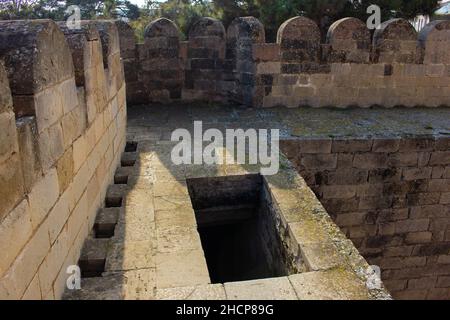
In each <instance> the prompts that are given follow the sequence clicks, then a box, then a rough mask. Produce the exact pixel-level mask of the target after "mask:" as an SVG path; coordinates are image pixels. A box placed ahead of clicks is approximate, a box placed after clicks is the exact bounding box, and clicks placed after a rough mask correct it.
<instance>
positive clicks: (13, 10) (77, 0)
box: [0, 0, 140, 20]
mask: <svg viewBox="0 0 450 320" xmlns="http://www.w3.org/2000/svg"><path fill="white" fill-rule="evenodd" d="M1 1H2V2H1V3H0V18H1V19H43V18H50V19H54V20H63V19H64V18H66V17H67V14H66V12H65V11H66V9H67V7H68V6H71V5H76V6H79V8H80V11H81V17H82V19H96V18H108V19H110V18H113V19H117V18H127V19H130V20H132V19H137V18H139V15H140V12H139V8H138V7H137V6H136V5H134V4H132V3H131V2H130V1H128V0H66V1H60V0H28V1H23V0H22V1H19V0H1Z"/></svg>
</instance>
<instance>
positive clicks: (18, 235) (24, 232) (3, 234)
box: [0, 199, 33, 278]
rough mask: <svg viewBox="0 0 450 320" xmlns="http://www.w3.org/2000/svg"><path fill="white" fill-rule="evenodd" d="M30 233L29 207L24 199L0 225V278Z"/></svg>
mask: <svg viewBox="0 0 450 320" xmlns="http://www.w3.org/2000/svg"><path fill="white" fill-rule="evenodd" d="M32 231H33V229H32V225H31V214H30V207H29V205H28V201H27V200H26V199H24V200H23V201H22V202H21V203H19V205H17V207H16V208H14V210H12V211H11V212H10V213H9V214H8V215H7V216H6V217H5V218H4V219H3V221H2V222H1V224H0V251H1V252H2V259H1V260H0V278H1V277H2V276H3V275H4V274H5V273H6V271H7V270H8V268H9V267H10V266H11V264H12V262H13V261H14V259H15V258H16V257H17V255H18V254H19V252H20V250H22V248H23V247H24V246H25V244H26V243H27V241H28V239H29V238H30V237H31V235H32Z"/></svg>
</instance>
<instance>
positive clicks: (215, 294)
mask: <svg viewBox="0 0 450 320" xmlns="http://www.w3.org/2000/svg"><path fill="white" fill-rule="evenodd" d="M156 299H157V300H226V299H227V296H226V294H225V289H224V287H223V285H222V284H210V285H205V286H195V287H180V288H167V289H157V290H156Z"/></svg>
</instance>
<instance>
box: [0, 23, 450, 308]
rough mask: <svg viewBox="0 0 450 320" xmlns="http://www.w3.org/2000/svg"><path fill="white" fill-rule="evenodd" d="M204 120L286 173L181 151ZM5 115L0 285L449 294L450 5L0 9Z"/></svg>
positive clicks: (262, 295) (223, 294) (63, 292)
mask: <svg viewBox="0 0 450 320" xmlns="http://www.w3.org/2000/svg"><path fill="white" fill-rule="evenodd" d="M194 121H202V124H203V128H204V130H206V129H209V128H214V129H218V130H220V131H221V132H223V133H225V130H226V129H244V130H247V129H269V130H270V129H278V130H279V132H280V141H279V149H280V169H279V171H278V173H277V174H275V175H263V174H261V173H260V165H254V164H242V165H241V164H235V163H224V164H217V165H207V164H182V165H176V164H174V163H173V161H172V160H171V152H172V149H173V147H174V146H175V145H176V144H177V142H173V141H171V140H172V139H171V134H172V132H173V131H174V130H176V129H179V128H184V129H187V130H188V131H189V132H193V131H194ZM0 128H1V131H0V299H45V300H47V299H50V300H51V299H142V300H152V299H200V300H204V299H224V300H225V299H231V300H233V299H241V300H246V299H263V300H267V299H288V300H305V299H342V300H347V299H352V300H353V299H355V300H359V299H361V300H364V299H371V300H378V299H441V300H450V21H433V22H431V23H429V24H428V25H427V26H426V27H425V28H424V29H423V30H422V31H421V32H420V33H417V32H416V31H415V29H414V28H413V27H412V25H411V24H410V23H409V22H408V21H406V20H403V19H395V20H390V21H386V22H384V23H383V24H382V25H381V26H380V27H379V28H378V29H376V30H374V31H371V30H368V29H367V27H366V24H365V23H364V22H362V21H360V20H358V19H356V18H345V19H342V20H339V21H336V22H335V23H334V24H332V26H331V27H330V29H329V31H328V33H327V35H326V37H323V36H322V35H321V32H320V29H319V28H318V26H317V25H316V24H315V23H314V22H313V21H312V20H310V19H308V18H306V17H294V18H292V19H289V20H288V21H286V22H285V23H283V24H282V25H281V26H280V28H279V31H278V36H277V41H276V43H267V42H266V40H265V32H264V26H263V25H262V24H261V23H260V22H259V21H258V20H257V19H256V18H253V17H241V18H236V19H235V20H234V21H233V22H232V23H231V24H230V26H228V28H227V29H225V27H224V25H223V24H222V23H221V22H220V21H218V20H215V19H212V18H202V19H200V20H198V21H197V22H196V23H195V24H194V25H193V26H192V27H191V29H190V31H189V33H188V35H187V36H186V39H183V38H182V37H181V35H180V31H179V29H178V27H177V26H176V25H175V24H174V23H173V22H172V21H170V20H168V19H165V18H161V19H158V20H155V21H153V22H151V23H150V24H149V25H148V26H147V28H146V30H145V39H144V42H143V43H136V40H135V36H134V31H133V29H132V28H131V27H130V26H129V25H128V24H126V23H125V22H122V21H108V20H95V21H82V22H81V26H80V28H77V29H73V28H69V27H68V26H67V25H66V22H54V21H51V20H26V21H25V20H23V21H0ZM205 145H207V143H205ZM216 152H219V153H221V154H222V155H223V157H224V158H227V154H228V153H229V150H227V149H226V148H222V149H217V150H216ZM247 152H248V151H247ZM74 265H78V266H79V267H80V268H81V289H80V290H70V289H69V288H67V279H68V278H69V277H70V276H71V273H70V272H69V273H68V270H70V268H71V266H74ZM370 265H374V266H378V267H379V268H380V271H381V279H382V282H376V281H375V282H376V283H375V284H376V285H374V283H373V275H372V274H371V273H370V270H371V268H370V267H369V266H370Z"/></svg>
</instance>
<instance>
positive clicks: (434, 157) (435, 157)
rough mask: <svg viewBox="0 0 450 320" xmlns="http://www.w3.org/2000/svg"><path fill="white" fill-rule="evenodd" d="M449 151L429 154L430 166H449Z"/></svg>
mask: <svg viewBox="0 0 450 320" xmlns="http://www.w3.org/2000/svg"><path fill="white" fill-rule="evenodd" d="M449 164H450V151H439V152H433V153H432V154H431V159H430V166H438V165H449Z"/></svg>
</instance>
